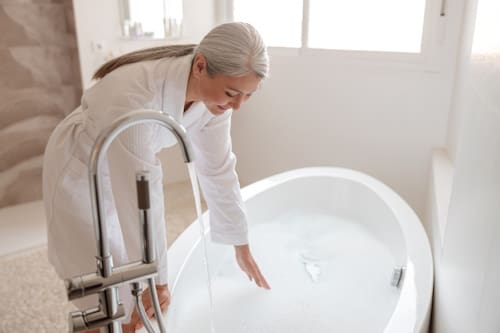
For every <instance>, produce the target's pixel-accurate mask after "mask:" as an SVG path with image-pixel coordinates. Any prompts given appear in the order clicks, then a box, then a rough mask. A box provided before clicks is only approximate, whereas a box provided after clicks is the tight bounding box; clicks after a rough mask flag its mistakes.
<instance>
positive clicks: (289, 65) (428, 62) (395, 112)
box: [233, 0, 463, 216]
mask: <svg viewBox="0 0 500 333" xmlns="http://www.w3.org/2000/svg"><path fill="white" fill-rule="evenodd" d="M431 3H432V2H431ZM462 7H463V1H461V0H460V1H454V2H449V5H448V8H447V15H446V16H445V17H444V18H440V17H439V14H438V12H437V11H436V12H432V13H430V15H429V16H428V19H429V27H431V29H434V34H433V35H432V34H431V35H430V36H429V35H428V36H426V37H427V38H428V40H427V43H428V44H427V46H428V47H430V48H429V49H428V50H429V53H427V56H428V57H427V58H425V59H424V60H423V62H421V63H420V64H419V65H418V64H412V65H404V64H403V63H402V62H401V61H395V60H388V61H377V60H373V59H371V58H369V57H363V56H360V55H359V54H355V53H343V52H338V53H335V54H332V53H325V52H319V53H318V54H298V55H294V54H283V53H284V52H283V50H280V49H271V50H270V55H271V77H270V78H269V79H268V80H267V81H266V82H265V83H264V86H263V88H262V91H260V92H258V93H257V94H255V96H254V97H252V99H251V100H250V101H249V102H248V103H247V104H246V105H245V106H244V107H243V108H242V110H241V111H239V112H237V113H236V114H235V116H234V125H233V141H234V150H235V152H236V153H237V156H238V157H239V163H238V170H239V174H240V177H241V178H242V180H243V183H248V182H253V181H255V180H258V179H261V178H263V177H267V176H269V175H271V174H274V173H277V172H281V171H284V170H287V169H292V168H297V167H303V166H310V165H332V166H341V167H348V168H354V169H357V170H361V171H363V172H366V173H368V174H370V175H372V176H375V177H376V178H378V179H380V180H381V181H383V182H384V183H386V184H388V185H389V186H391V187H392V188H393V189H395V190H396V191H397V192H398V193H399V194H400V195H402V196H403V197H404V198H405V199H406V200H407V201H408V202H409V204H410V205H411V206H412V207H413V208H414V209H415V210H416V212H417V213H418V214H419V215H420V216H422V213H423V208H424V203H425V196H426V190H427V179H428V174H429V165H430V158H431V150H432V149H433V148H434V147H439V146H444V145H445V142H446V128H447V122H448V111H449V108H450V101H451V93H452V86H453V85H452V82H453V79H454V69H455V61H456V58H457V57H456V52H457V50H458V42H459V36H460V23H461V15H462V9H463V8H462ZM431 9H432V10H434V9H435V8H431Z"/></svg>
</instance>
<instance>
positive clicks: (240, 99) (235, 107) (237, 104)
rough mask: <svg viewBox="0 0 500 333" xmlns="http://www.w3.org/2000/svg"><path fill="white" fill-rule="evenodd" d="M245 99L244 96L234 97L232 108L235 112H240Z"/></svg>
mask: <svg viewBox="0 0 500 333" xmlns="http://www.w3.org/2000/svg"><path fill="white" fill-rule="evenodd" d="M243 99H244V98H243V96H242V95H238V96H236V97H234V98H233V100H232V101H231V108H232V109H233V110H238V109H239V108H240V106H241V103H243Z"/></svg>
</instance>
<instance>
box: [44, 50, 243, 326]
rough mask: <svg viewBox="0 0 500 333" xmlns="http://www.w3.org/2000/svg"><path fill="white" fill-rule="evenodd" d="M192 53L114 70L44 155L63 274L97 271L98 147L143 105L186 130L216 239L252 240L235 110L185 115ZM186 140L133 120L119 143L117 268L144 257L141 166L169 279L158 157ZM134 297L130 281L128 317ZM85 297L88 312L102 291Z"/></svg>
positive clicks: (161, 264)
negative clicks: (93, 161)
mask: <svg viewBox="0 0 500 333" xmlns="http://www.w3.org/2000/svg"><path fill="white" fill-rule="evenodd" d="M192 58H193V56H192V55H188V56H184V57H179V58H167V59H161V60H154V61H147V62H141V63H136V64H131V65H127V66H122V67H120V68H118V69H116V70H114V71H113V72H111V73H109V74H108V75H106V76H105V77H104V78H103V79H101V80H100V81H99V82H97V83H96V84H95V85H94V86H93V87H91V88H90V89H89V90H87V91H86V92H85V93H84V95H83V98H82V103H81V106H80V107H79V108H77V109H76V110H75V111H73V112H72V113H71V114H70V115H69V116H67V117H66V118H65V119H64V120H63V121H62V122H61V123H60V124H59V125H58V126H57V128H56V129H55V131H54V132H53V134H52V135H51V137H50V140H49V143H48V145H47V148H46V151H45V157H44V166H43V197H44V202H45V208H46V214H47V221H48V253H49V259H50V261H51V263H52V264H53V265H54V267H55V269H56V271H57V273H58V274H59V276H60V277H61V278H69V277H73V276H76V275H79V274H82V273H89V272H94V271H96V260H95V256H96V253H97V252H96V241H95V233H94V229H93V220H92V211H91V204H90V187H89V183H88V167H87V163H88V160H89V155H90V150H91V148H92V144H93V142H94V141H95V139H96V137H97V136H98V134H99V133H100V132H101V131H102V130H103V129H104V128H106V127H107V126H108V125H109V124H110V123H111V122H112V121H113V120H115V119H116V118H117V117H119V116H121V115H123V114H125V113H127V112H130V111H135V110H141V109H152V110H160V111H162V112H165V113H167V114H169V115H171V116H172V117H173V118H174V119H176V120H177V121H178V122H179V123H180V124H182V125H183V126H184V127H185V128H186V130H187V132H188V138H189V139H190V141H191V143H192V146H193V150H194V156H195V166H196V170H197V174H198V177H199V181H200V185H201V189H202V192H203V194H204V197H205V199H206V201H207V205H208V208H209V210H210V226H211V229H210V233H211V238H212V240H213V241H215V242H219V243H224V244H231V245H240V244H246V243H248V238H247V224H246V215H245V211H244V206H243V202H242V199H241V194H240V186H239V182H238V177H237V174H236V172H235V165H236V158H235V156H234V154H233V153H232V150H231V137H230V123H231V113H232V111H231V110H228V111H226V112H225V113H224V114H223V115H220V116H214V115H212V114H211V113H210V112H209V111H208V110H207V109H206V107H205V105H204V104H203V103H201V102H197V103H194V104H192V106H191V107H190V108H189V109H188V110H187V111H186V112H184V103H185V96H186V88H187V81H188V77H189V73H190V68H191V62H192ZM176 143H177V141H176V139H175V137H174V136H173V135H172V134H171V133H170V132H168V130H166V129H164V128H163V127H161V126H160V125H156V124H141V125H137V126H133V127H131V128H129V129H127V130H125V131H124V132H123V133H122V134H120V135H119V136H118V137H117V139H115V141H114V142H113V143H112V144H111V146H110V148H109V151H108V155H107V162H108V163H107V164H106V163H105V165H106V167H105V168H104V169H105V170H104V172H103V173H102V176H103V180H104V185H105V190H104V200H105V205H104V206H105V207H104V210H105V213H106V221H107V228H108V234H109V238H110V239H109V241H110V246H111V253H112V255H113V260H114V265H115V266H120V265H123V264H125V263H127V262H130V261H135V260H139V259H140V258H141V247H140V246H141V243H140V239H139V238H140V237H139V235H140V233H139V221H138V212H137V197H136V196H137V194H136V190H135V174H136V172H137V171H139V170H144V169H145V170H149V171H150V175H151V180H150V191H151V202H152V208H151V213H152V214H151V216H152V218H153V221H154V223H155V228H156V235H157V237H156V246H157V261H158V271H159V276H158V279H157V282H158V283H159V284H165V283H167V244H166V234H165V221H164V199H163V190H162V168H161V164H160V161H159V160H158V158H157V157H156V154H157V153H158V152H159V151H160V150H161V149H162V148H165V147H169V146H172V145H175V144H176ZM193 209H194V208H193ZM167 223H168V221H167ZM129 294H130V292H129V288H128V287H127V288H123V287H122V288H121V289H120V298H121V300H122V301H123V302H124V305H125V307H126V310H127V313H128V317H127V319H129V318H130V309H131V308H132V305H133V303H132V298H131V297H130V295H129ZM75 303H76V305H77V306H78V307H80V308H84V307H92V306H95V305H96V304H97V303H96V301H95V297H94V298H92V299H88V298H87V299H83V300H79V301H77V302H75Z"/></svg>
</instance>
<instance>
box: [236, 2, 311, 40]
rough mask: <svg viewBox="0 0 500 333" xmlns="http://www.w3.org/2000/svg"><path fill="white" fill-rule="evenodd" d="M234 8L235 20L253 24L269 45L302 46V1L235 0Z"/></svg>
mask: <svg viewBox="0 0 500 333" xmlns="http://www.w3.org/2000/svg"><path fill="white" fill-rule="evenodd" d="M233 8H234V12H233V18H234V20H235V21H243V22H248V23H250V24H252V25H253V26H254V27H255V28H256V29H257V30H259V32H261V33H262V36H263V37H264V40H265V41H266V44H267V45H269V46H283V47H300V46H301V40H302V37H301V36H302V31H301V30H302V23H301V22H302V0H252V1H248V0H234V4H233ZM276 13H279V14H278V15H276ZM281 13H283V15H281Z"/></svg>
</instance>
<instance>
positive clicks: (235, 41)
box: [93, 22, 269, 80]
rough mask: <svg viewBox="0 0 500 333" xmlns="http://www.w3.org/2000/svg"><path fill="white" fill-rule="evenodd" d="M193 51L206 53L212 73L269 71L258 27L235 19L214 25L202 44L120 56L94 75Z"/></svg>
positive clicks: (265, 73) (261, 74) (260, 73)
mask: <svg viewBox="0 0 500 333" xmlns="http://www.w3.org/2000/svg"><path fill="white" fill-rule="evenodd" d="M193 53H201V54H203V55H204V56H205V58H206V59H207V72H208V74H209V75H211V76H213V75H216V74H223V75H228V76H243V75H245V74H247V73H249V72H252V71H253V72H255V74H256V75H257V76H258V77H260V78H266V77H267V76H268V73H269V57H268V55H267V49H266V46H265V45H264V42H263V41H262V37H261V36H260V34H259V33H258V31H257V30H256V29H255V28H254V27H252V26H251V25H250V24H248V23H243V22H231V23H225V24H221V25H218V26H216V27H215V28H213V29H212V30H211V31H210V32H209V33H208V34H207V35H206V36H205V37H203V39H202V40H201V42H200V44H199V45H194V44H189V45H166V46H160V47H153V48H149V49H144V50H139V51H134V52H131V53H127V54H124V55H122V56H119V57H118V58H115V59H112V60H110V61H108V62H107V63H105V64H104V65H102V66H101V67H100V68H99V69H98V70H97V71H96V72H95V74H94V76H93V79H95V80H98V79H102V78H103V77H104V76H105V75H107V74H108V73H110V72H112V71H113V70H115V69H117V68H119V67H121V66H123V65H128V64H132V63H136V62H140V61H148V60H156V59H162V58H168V57H182V56H185V55H188V54H193Z"/></svg>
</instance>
